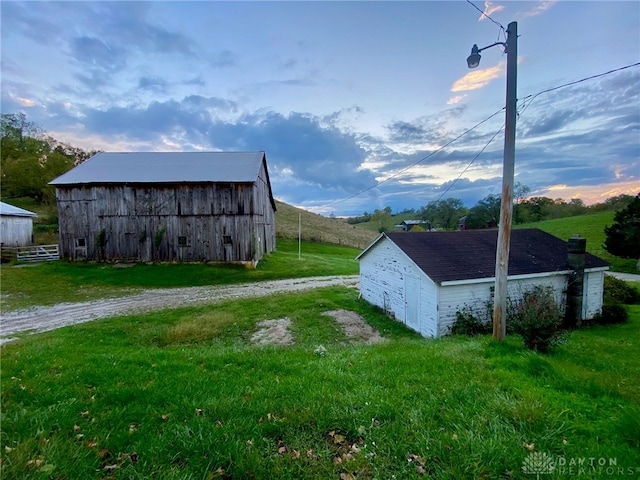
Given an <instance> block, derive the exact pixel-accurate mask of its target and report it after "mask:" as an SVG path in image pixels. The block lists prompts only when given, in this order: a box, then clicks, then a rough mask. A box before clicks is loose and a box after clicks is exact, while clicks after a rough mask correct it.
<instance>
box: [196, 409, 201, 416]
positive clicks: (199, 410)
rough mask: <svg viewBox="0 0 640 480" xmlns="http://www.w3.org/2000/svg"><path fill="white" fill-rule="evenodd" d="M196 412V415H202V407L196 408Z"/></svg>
mask: <svg viewBox="0 0 640 480" xmlns="http://www.w3.org/2000/svg"><path fill="white" fill-rule="evenodd" d="M195 414H196V416H199V415H202V409H201V408H196V410H195Z"/></svg>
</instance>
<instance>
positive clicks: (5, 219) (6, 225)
mask: <svg viewBox="0 0 640 480" xmlns="http://www.w3.org/2000/svg"><path fill="white" fill-rule="evenodd" d="M35 216H36V214H35V213H33V212H30V211H29V210H24V209H22V208H20V207H16V206H14V205H9V204H8V203H4V202H0V246H2V247H24V246H27V245H32V244H33V218H34V217H35Z"/></svg>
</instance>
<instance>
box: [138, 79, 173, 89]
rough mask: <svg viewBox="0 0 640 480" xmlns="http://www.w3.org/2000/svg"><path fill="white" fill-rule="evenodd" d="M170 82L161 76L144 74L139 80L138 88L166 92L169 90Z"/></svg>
mask: <svg viewBox="0 0 640 480" xmlns="http://www.w3.org/2000/svg"><path fill="white" fill-rule="evenodd" d="M167 86H168V82H167V81H166V80H165V79H164V78H161V77H153V76H144V77H140V80H138V88H141V89H143V90H150V91H153V92H159V93H164V92H166V91H167Z"/></svg>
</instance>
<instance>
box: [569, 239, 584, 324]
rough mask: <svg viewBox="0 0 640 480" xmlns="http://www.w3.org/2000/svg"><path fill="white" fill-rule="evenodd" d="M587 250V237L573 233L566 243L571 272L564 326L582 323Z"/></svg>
mask: <svg viewBox="0 0 640 480" xmlns="http://www.w3.org/2000/svg"><path fill="white" fill-rule="evenodd" d="M586 251H587V239H586V238H583V237H581V236H580V235H577V234H575V235H573V236H572V237H571V238H570V239H569V242H568V243H567V263H568V265H569V269H570V270H571V273H570V274H569V284H568V285H567V308H566V310H565V318H564V324H565V327H570V328H571V327H580V326H581V325H582V298H583V290H584V262H585V253H586Z"/></svg>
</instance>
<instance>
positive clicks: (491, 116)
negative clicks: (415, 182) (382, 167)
mask: <svg viewBox="0 0 640 480" xmlns="http://www.w3.org/2000/svg"><path fill="white" fill-rule="evenodd" d="M503 110H504V107H503V108H501V109H500V110H498V111H496V112H495V113H493V114H491V115H489V116H488V117H486V118H485V119H484V120H481V121H480V122H478V123H476V124H475V125H474V126H473V127H471V128H470V129H468V130H465V131H464V132H462V133H461V134H460V135H458V136H457V137H455V138H454V139H452V140H449V141H448V142H447V143H445V144H444V145H443V146H441V147H440V148H438V149H436V150H434V151H433V152H431V153H430V154H429V155H427V156H425V157H422V158H421V159H420V160H418V161H416V162H413V163H412V164H410V165H407V166H406V167H404V168H402V169H400V170H398V171H397V172H396V173H394V174H393V175H390V176H388V177H387V178H385V179H384V180H381V181H379V182H378V183H376V184H375V185H372V186H370V187H367V188H365V189H363V190H360V191H359V192H357V193H354V194H353V195H351V196H350V197H347V198H344V199H341V200H338V201H336V202H333V203H330V204H328V205H327V207H334V206H336V205H340V204H341V203H344V202H347V201H349V200H351V199H353V198H356V197H358V196H360V195H362V194H363V193H365V192H368V191H369V190H373V189H374V188H377V187H379V186H380V185H382V184H383V183H387V182H388V181H389V180H392V179H394V178H396V177H398V176H399V175H401V174H403V173H404V172H406V171H407V170H409V169H410V168H413V167H415V166H416V165H419V164H420V163H422V162H424V161H425V160H427V159H429V158H431V157H432V156H434V155H435V154H436V153H439V152H441V151H442V150H444V149H445V148H447V147H448V146H449V145H451V144H452V143H454V142H456V141H457V140H459V139H460V138H462V137H463V136H465V135H466V134H467V133H470V132H472V131H473V130H475V129H476V128H478V127H479V126H480V125H482V124H483V123H485V122H488V121H489V120H491V119H492V118H493V117H495V116H496V115H498V114H499V113H500V112H502V111H503Z"/></svg>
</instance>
